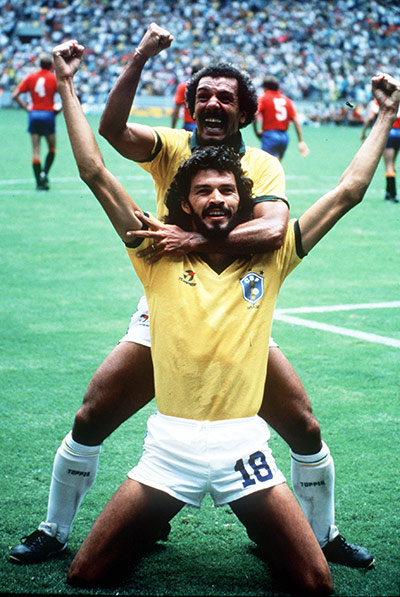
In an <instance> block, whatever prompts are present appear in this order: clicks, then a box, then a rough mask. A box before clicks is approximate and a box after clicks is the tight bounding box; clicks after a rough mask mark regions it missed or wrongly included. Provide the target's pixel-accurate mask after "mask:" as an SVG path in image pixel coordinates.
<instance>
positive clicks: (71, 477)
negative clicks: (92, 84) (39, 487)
mask: <svg viewBox="0 0 400 597" xmlns="http://www.w3.org/2000/svg"><path fill="white" fill-rule="evenodd" d="M100 450H101V446H84V445H83V444H78V442H76V441H75V440H73V439H72V433H71V432H70V433H68V435H67V436H66V437H65V439H64V440H63V441H62V444H61V446H60V447H59V448H58V450H57V453H56V456H55V459H54V464H53V475H52V478H51V484H50V494H49V503H48V506H47V519H46V522H45V523H42V524H41V525H40V526H39V528H41V529H42V530H44V531H45V532H47V533H48V534H49V535H52V536H55V537H56V538H57V539H58V541H61V543H65V542H66V541H67V539H68V535H69V532H70V529H71V526H72V522H73V520H74V517H75V514H76V513H77V511H78V508H79V506H80V504H81V502H82V500H83V498H84V497H85V495H86V494H87V492H88V491H89V489H90V488H91V486H92V485H93V483H94V480H95V478H96V473H97V466H98V462H99V455H100ZM54 525H57V526H56V527H55V526H54Z"/></svg>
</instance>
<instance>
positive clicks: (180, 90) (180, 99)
mask: <svg viewBox="0 0 400 597" xmlns="http://www.w3.org/2000/svg"><path fill="white" fill-rule="evenodd" d="M201 68H202V65H201V64H200V63H199V62H196V61H193V63H192V70H191V75H192V76H193V75H194V74H195V73H197V71H199V70H200V69H201ZM187 83H188V81H183V82H182V83H179V85H178V87H177V88H176V91H175V96H174V110H173V112H172V119H171V128H173V129H174V128H175V127H176V123H177V121H178V118H179V114H180V112H181V111H182V108H183V127H182V128H183V129H185V130H186V131H194V129H195V128H196V123H195V121H194V120H193V118H192V117H191V116H190V114H189V110H188V108H187V105H186V102H185V95H186V85H187Z"/></svg>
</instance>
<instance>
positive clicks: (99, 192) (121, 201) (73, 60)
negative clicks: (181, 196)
mask: <svg viewBox="0 0 400 597" xmlns="http://www.w3.org/2000/svg"><path fill="white" fill-rule="evenodd" d="M83 50H84V48H83V46H80V45H79V44H77V42H76V41H74V40H72V41H69V42H65V43H63V44H60V45H59V46H56V48H54V50H53V56H54V65H55V69H56V75H57V85H58V91H59V94H60V97H61V100H62V103H63V111H64V117H65V122H66V125H67V130H68V136H69V139H70V142H71V147H72V151H73V154H74V157H75V161H76V163H77V166H78V170H79V174H80V177H81V179H82V180H83V181H84V182H85V183H86V184H87V185H88V187H89V188H90V189H91V190H92V191H93V193H94V195H95V196H96V197H97V199H98V200H99V202H100V203H101V205H102V206H103V208H104V210H105V211H106V213H107V215H108V216H109V218H110V220H111V222H112V224H113V226H114V228H115V229H116V231H117V233H118V234H119V235H120V237H121V238H122V239H123V240H126V238H127V237H126V236H125V234H126V232H127V231H128V230H131V229H135V228H140V227H141V222H140V221H139V220H138V219H137V218H136V216H135V210H136V209H138V207H137V205H136V204H134V203H133V201H132V200H131V198H130V197H129V195H128V193H127V192H126V191H125V189H124V188H123V187H122V185H121V184H120V183H119V182H118V180H117V179H116V178H115V177H114V176H113V175H112V174H111V173H110V172H109V171H108V170H107V169H106V167H105V166H104V162H103V158H102V155H101V152H100V149H99V147H98V145H97V142H96V139H95V137H94V134H93V132H92V130H91V128H90V126H89V123H88V121H87V119H86V117H85V115H84V113H83V110H82V107H81V104H80V102H79V99H78V97H77V95H76V93H75V89H74V84H73V75H74V74H75V72H76V71H77V69H78V68H79V65H80V62H81V59H82V55H83Z"/></svg>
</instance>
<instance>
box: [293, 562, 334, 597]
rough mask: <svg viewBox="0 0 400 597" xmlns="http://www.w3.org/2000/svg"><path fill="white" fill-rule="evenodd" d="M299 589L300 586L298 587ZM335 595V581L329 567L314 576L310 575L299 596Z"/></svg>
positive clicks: (314, 573)
mask: <svg viewBox="0 0 400 597" xmlns="http://www.w3.org/2000/svg"><path fill="white" fill-rule="evenodd" d="M297 587H298V585H297ZM332 593H333V580H332V574H331V572H330V570H329V567H328V565H326V569H324V570H319V569H318V570H317V571H315V572H313V573H312V574H309V575H308V576H307V577H306V578H305V579H304V581H303V583H302V585H301V586H300V587H299V592H298V594H299V595H304V596H306V595H307V596H310V597H328V596H329V595H332Z"/></svg>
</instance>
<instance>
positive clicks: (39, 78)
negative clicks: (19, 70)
mask: <svg viewBox="0 0 400 597" xmlns="http://www.w3.org/2000/svg"><path fill="white" fill-rule="evenodd" d="M39 64H40V70H37V71H35V72H33V73H30V74H29V75H27V76H26V77H25V78H24V79H23V81H21V82H20V83H19V84H18V85H17V87H16V89H15V90H14V92H13V94H12V97H13V99H15V101H16V102H17V103H18V104H19V105H20V106H21V108H23V109H24V110H26V111H27V112H28V115H29V116H28V133H30V135H31V139H32V167H33V172H34V175H35V179H36V188H37V189H38V190H40V191H45V190H48V189H49V181H48V173H49V170H50V167H51V165H52V163H53V161H54V157H55V152H56V122H55V115H56V113H57V112H58V111H59V110H57V108H56V107H55V104H54V96H55V94H56V92H57V81H56V76H55V74H54V73H53V72H52V68H53V59H52V57H51V56H50V55H49V54H41V55H40V56H39ZM25 93H29V94H30V100H31V101H30V103H29V104H27V103H25V102H24V101H23V99H22V98H21V97H20V96H21V95H22V94H25ZM41 137H45V138H46V141H47V146H48V153H47V156H46V159H45V162H44V167H43V168H42V164H41V161H40V139H41Z"/></svg>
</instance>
